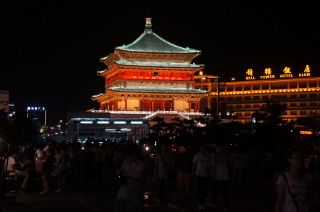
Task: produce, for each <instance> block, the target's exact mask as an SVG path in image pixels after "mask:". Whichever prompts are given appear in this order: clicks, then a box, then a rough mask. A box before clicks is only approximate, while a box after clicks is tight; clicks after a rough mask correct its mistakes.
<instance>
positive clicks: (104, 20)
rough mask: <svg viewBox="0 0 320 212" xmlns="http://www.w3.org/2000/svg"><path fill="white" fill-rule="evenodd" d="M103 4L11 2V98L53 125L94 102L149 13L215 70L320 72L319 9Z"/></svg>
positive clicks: (165, 33)
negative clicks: (109, 68)
mask: <svg viewBox="0 0 320 212" xmlns="http://www.w3.org/2000/svg"><path fill="white" fill-rule="evenodd" d="M102 2H103V3H101V2H100V3H97V2H93V1H86V2H85V3H81V1H70V0H69V1H62V2H60V3H59V2H57V1H52V0H46V1H43V2H42V3H39V2H34V3H33V1H25V2H22V3H21V2H17V1H14V2H12V3H7V4H3V3H1V7H0V53H1V55H0V56H1V57H0V89H8V90H9V91H10V101H11V102H13V103H16V104H18V105H39V106H45V107H47V109H48V116H49V121H51V122H52V121H56V120H58V119H61V118H63V119H64V117H65V113H66V112H69V111H79V110H85V109H88V108H91V107H93V106H94V104H93V103H92V101H91V100H90V97H91V95H93V94H97V93H100V92H102V91H103V89H104V83H103V79H102V78H101V77H99V76H97V75H96V72H97V71H99V70H102V69H104V68H105V67H104V66H103V64H101V63H100V62H99V59H100V58H101V57H104V56H106V55H108V54H110V53H112V52H113V51H114V48H115V47H116V46H120V45H122V44H128V43H130V42H131V41H133V40H134V39H136V38H137V37H138V36H139V35H140V34H141V33H142V32H143V30H144V18H145V17H146V14H147V11H149V13H150V14H151V17H152V18H153V30H154V31H155V32H156V33H158V34H159V35H160V36H162V37H163V38H165V39H167V40H169V41H171V42H173V43H175V44H178V45H180V46H184V47H186V46H189V47H191V48H196V49H200V50H202V55H201V56H199V57H198V58H197V59H196V61H195V62H197V63H201V64H205V65H206V70H207V72H209V71H210V72H211V73H214V74H217V73H219V74H220V75H222V76H225V77H230V76H238V77H239V78H240V77H243V76H244V72H245V70H246V69H247V68H253V69H254V70H255V71H256V72H260V73H262V71H263V69H264V68H266V67H271V68H272V69H273V71H275V72H277V71H281V70H282V68H283V67H284V66H290V67H291V69H292V70H293V72H295V70H296V71H301V70H302V69H303V68H304V66H305V65H306V64H310V66H311V69H312V71H313V73H315V72H318V75H319V68H320V53H319V51H320V41H319V39H320V23H319V21H320V13H319V12H318V9H317V8H318V7H316V5H312V4H310V3H305V2H302V1H300V3H299V4H298V3H297V4H294V3H290V4H287V5H278V4H272V3H267V1H265V2H266V3H261V2H259V3H256V4H250V5H245V4H238V5H234V4H232V3H231V2H227V3H215V2H210V3H209V1H201V0H198V1H190V0H189V1H188V0H185V1H179V2H177V1H155V2H157V3H152V1H141V2H138V1H131V2H134V3H128V2H124V1H102ZM111 2H113V3H111ZM117 2H118V3H117Z"/></svg>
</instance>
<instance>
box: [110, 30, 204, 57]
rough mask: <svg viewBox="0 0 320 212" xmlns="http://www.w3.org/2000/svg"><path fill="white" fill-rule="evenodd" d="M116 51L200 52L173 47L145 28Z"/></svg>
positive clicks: (173, 45)
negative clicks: (131, 40)
mask: <svg viewBox="0 0 320 212" xmlns="http://www.w3.org/2000/svg"><path fill="white" fill-rule="evenodd" d="M116 49H119V50H123V51H130V52H152V53H173V54H176V53H178V54H181V53H182V54H183V53H185V54H186V53H187V54H188V53H189V54H190V53H191V54H194V53H201V51H200V50H196V49H191V48H189V47H186V48H184V47H181V46H178V45H175V44H173V43H171V42H169V41H167V40H165V39H163V38H162V37H160V36H159V35H157V34H156V33H154V32H153V31H152V29H151V28H146V29H145V31H144V32H143V33H142V34H141V35H140V36H139V37H138V38H137V39H136V40H135V41H133V42H132V43H130V44H128V45H123V46H120V47H116Z"/></svg>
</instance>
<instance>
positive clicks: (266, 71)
mask: <svg viewBox="0 0 320 212" xmlns="http://www.w3.org/2000/svg"><path fill="white" fill-rule="evenodd" d="M274 78H275V76H274V75H273V74H272V71H271V68H266V69H264V75H263V76H260V79H274Z"/></svg>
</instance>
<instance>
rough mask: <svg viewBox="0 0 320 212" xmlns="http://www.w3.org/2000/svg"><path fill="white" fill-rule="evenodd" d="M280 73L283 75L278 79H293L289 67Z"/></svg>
mask: <svg viewBox="0 0 320 212" xmlns="http://www.w3.org/2000/svg"><path fill="white" fill-rule="evenodd" d="M282 73H283V74H280V78H292V77H293V76H292V73H291V70H290V67H284V69H283V71H282Z"/></svg>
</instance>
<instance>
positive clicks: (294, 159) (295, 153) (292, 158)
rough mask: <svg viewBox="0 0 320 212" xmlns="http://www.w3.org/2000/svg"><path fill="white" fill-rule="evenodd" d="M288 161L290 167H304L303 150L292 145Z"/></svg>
mask: <svg viewBox="0 0 320 212" xmlns="http://www.w3.org/2000/svg"><path fill="white" fill-rule="evenodd" d="M287 162H288V169H298V170H301V169H302V168H303V158H302V153H301V150H300V149H299V148H297V147H292V148H290V149H289V150H288V152H287Z"/></svg>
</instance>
